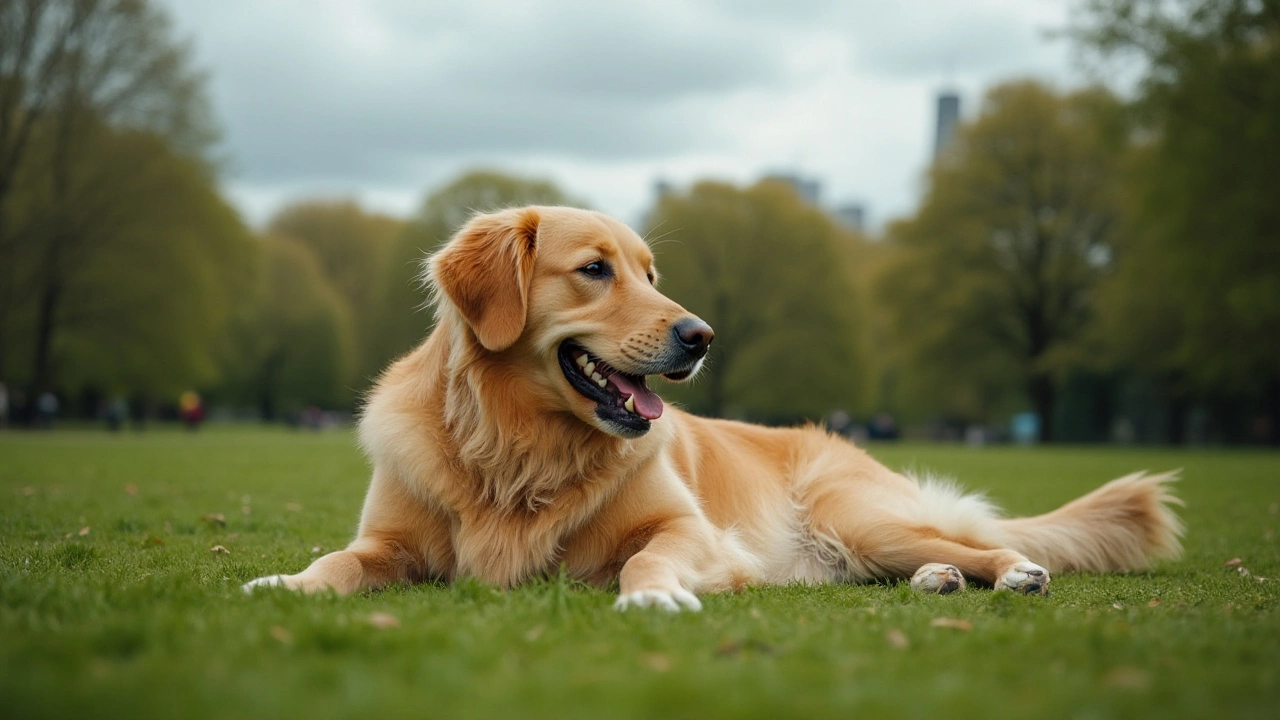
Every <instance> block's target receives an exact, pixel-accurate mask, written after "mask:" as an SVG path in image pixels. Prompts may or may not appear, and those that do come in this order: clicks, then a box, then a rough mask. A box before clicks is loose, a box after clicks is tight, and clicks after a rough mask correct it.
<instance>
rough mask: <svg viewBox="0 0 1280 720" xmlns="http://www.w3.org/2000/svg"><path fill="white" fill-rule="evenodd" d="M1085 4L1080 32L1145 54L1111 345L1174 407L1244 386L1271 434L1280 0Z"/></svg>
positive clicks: (1277, 355) (1104, 44)
mask: <svg viewBox="0 0 1280 720" xmlns="http://www.w3.org/2000/svg"><path fill="white" fill-rule="evenodd" d="M1083 6H1084V7H1083V9H1084V10H1085V12H1084V13H1082V14H1081V15H1080V16H1081V17H1082V18H1083V19H1082V21H1081V23H1080V24H1079V25H1078V26H1077V27H1076V28H1075V35H1076V37H1077V39H1079V40H1081V41H1082V42H1083V43H1085V44H1086V46H1087V47H1089V48H1091V49H1093V50H1095V51H1097V52H1098V53H1101V54H1102V55H1104V56H1107V57H1112V56H1120V55H1127V56H1132V55H1135V54H1136V55H1137V56H1138V57H1140V58H1141V59H1142V60H1143V61H1144V64H1145V67H1146V73H1145V76H1144V78H1143V81H1142V83H1141V85H1140V88H1139V97H1138V101H1137V103H1136V109H1137V111H1138V112H1137V115H1138V117H1139V119H1140V121H1141V129H1142V137H1143V138H1144V142H1143V143H1142V144H1141V147H1140V148H1139V150H1138V153H1137V155H1136V157H1135V162H1134V164H1133V166H1132V167H1131V171H1130V172H1129V173H1128V174H1127V184H1128V185H1129V187H1130V193H1129V198H1130V203H1129V205H1128V210H1129V212H1128V213H1127V216H1126V223H1125V230H1126V232H1125V234H1124V242H1123V243H1122V244H1121V245H1119V246H1118V248H1117V254H1116V257H1117V267H1116V272H1115V274H1114V276H1113V277H1112V278H1110V280H1109V281H1108V283H1107V284H1106V286H1105V287H1104V292H1103V296H1102V297H1103V302H1104V303H1105V304H1106V307H1107V310H1108V312H1107V318H1108V321H1109V322H1108V323H1107V327H1106V330H1107V332H1106V333H1105V337H1106V339H1107V341H1108V345H1109V346H1110V347H1111V348H1112V350H1113V352H1114V353H1115V354H1116V355H1117V356H1118V358H1119V359H1120V360H1121V361H1122V362H1124V363H1125V364H1127V365H1128V366H1129V367H1131V368H1134V369H1136V370H1138V371H1139V372H1141V373H1143V374H1144V375H1146V376H1148V377H1150V378H1155V379H1156V381H1157V382H1159V383H1160V384H1161V385H1163V386H1164V387H1166V388H1167V389H1168V391H1169V392H1170V393H1171V394H1172V395H1173V396H1174V397H1175V402H1174V403H1173V407H1175V408H1181V407H1185V406H1186V400H1187V399H1189V398H1213V397H1218V398H1221V397H1224V396H1236V397H1241V398H1247V399H1248V400H1247V401H1246V404H1251V405H1252V406H1253V408H1254V411H1255V412H1261V413H1264V414H1265V415H1266V416H1268V417H1269V419H1270V422H1269V423H1268V424H1269V432H1268V438H1269V440H1270V441H1271V442H1272V443H1280V243H1278V242H1277V241H1276V240H1277V237H1280V202H1277V198H1280V172H1277V168H1280V0H1178V1H1174V2H1169V1H1166V0H1108V1H1103V0H1090V1H1089V2H1085V3H1083ZM1259 400H1260V401H1259ZM1181 424H1182V423H1181V419H1180V418H1175V419H1174V421H1173V422H1172V426H1173V428H1174V432H1175V438H1176V433H1177V431H1178V428H1180V426H1181Z"/></svg>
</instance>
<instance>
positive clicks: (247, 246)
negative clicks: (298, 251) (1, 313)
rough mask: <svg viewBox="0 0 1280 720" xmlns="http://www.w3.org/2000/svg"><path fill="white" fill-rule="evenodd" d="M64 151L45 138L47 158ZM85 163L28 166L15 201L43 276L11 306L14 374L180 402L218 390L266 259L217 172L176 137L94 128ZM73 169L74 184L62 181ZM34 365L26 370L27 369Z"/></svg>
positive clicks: (35, 273)
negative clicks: (221, 188)
mask: <svg viewBox="0 0 1280 720" xmlns="http://www.w3.org/2000/svg"><path fill="white" fill-rule="evenodd" d="M53 142H56V140H55V139H53V138H48V137H46V136H45V135H44V134H43V133H42V132H40V131H39V130H38V131H37V132H36V134H35V135H34V137H33V139H32V147H33V149H34V150H35V151H36V153H41V152H43V151H44V149H45V148H44V147H42V146H43V145H44V144H45V143H53ZM77 147H78V153H77V154H76V156H75V158H74V161H73V162H68V163H67V164H66V165H65V166H64V167H63V168H61V169H59V168H57V167H52V166H41V165H36V164H34V163H32V164H28V165H27V166H25V167H24V169H23V171H22V172H21V173H19V175H18V176H17V179H18V182H17V183H16V184H15V188H16V191H15V192H14V193H13V194H12V196H11V198H10V207H11V209H12V210H13V211H14V216H15V217H18V218H20V219H21V220H22V223H23V226H24V227H25V228H26V232H28V233H30V234H31V239H30V240H29V241H24V242H20V243H16V244H14V245H13V246H12V247H10V248H9V252H8V253H7V254H6V260H7V261H8V262H11V263H12V264H13V267H15V268H20V269H23V270H25V271H26V272H27V273H29V274H28V275H27V276H26V277H25V278H22V279H23V281H24V282H23V286H24V287H25V288H27V289H28V292H25V293H20V294H17V295H15V296H14V297H12V298H10V299H9V300H7V302H8V303H9V304H8V306H7V308H6V309H7V316H8V320H9V326H8V329H9V330H10V331H11V334H12V340H11V343H12V344H11V347H12V348H13V349H15V350H18V351H20V353H21V354H20V355H19V356H17V357H16V358H15V362H13V363H11V364H10V368H9V372H10V373H12V375H13V377H15V378H17V379H19V380H26V381H27V384H28V385H29V386H31V387H34V388H52V387H55V385H54V384H53V383H54V379H55V375H56V378H57V385H56V387H60V388H62V389H65V390H71V389H78V388H84V387H94V388H97V389H99V390H102V391H108V392H117V393H138V394H145V395H151V396H155V395H160V394H176V393H177V392H178V391H180V390H182V389H186V388H189V387H191V386H193V385H196V384H199V383H202V382H208V381H210V380H213V379H214V378H215V377H216V375H217V373H218V371H219V367H218V364H217V362H216V360H215V355H216V353H215V351H214V350H215V346H216V344H217V342H218V340H219V338H220V337H221V336H222V333H223V330H224V328H225V326H226V324H227V322H228V321H229V320H230V317H231V314H232V312H233V310H234V306H235V302H236V298H237V297H239V296H240V295H241V294H242V293H243V291H244V290H246V289H247V282H246V279H247V277H248V276H249V274H250V271H251V269H252V264H253V258H254V255H255V251H256V248H255V246H254V244H253V242H252V238H251V237H250V235H249V233H248V231H247V229H246V228H245V227H244V225H243V223H242V222H241V220H240V218H239V216H238V215H237V213H236V212H235V211H234V210H233V209H232V208H231V207H229V206H228V205H227V203H226V202H225V201H224V200H223V199H222V197H221V196H220V195H219V194H218V192H217V187H216V185H215V183H214V180H213V178H212V177H211V176H210V173H209V171H208V168H207V167H205V166H204V164H203V163H201V162H199V161H197V160H194V159H191V158H189V157H184V156H179V155H176V154H175V153H174V152H173V151H172V150H171V149H170V146H169V143H167V142H166V141H165V140H164V139H163V138H160V137H157V136H156V135H154V134H153V133H149V132H145V131H138V130H117V129H113V128H110V127H107V126H105V125H101V124H98V125H90V124H88V123H85V125H84V127H83V129H82V130H81V136H80V137H79V139H78V141H77ZM58 172H65V176H64V180H63V181H64V182H65V186H63V187H61V188H56V187H54V184H55V183H53V182H51V181H50V180H49V178H48V176H49V175H52V174H55V173H58ZM24 361H25V362H24Z"/></svg>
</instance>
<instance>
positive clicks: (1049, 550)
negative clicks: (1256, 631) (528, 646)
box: [244, 207, 1183, 611]
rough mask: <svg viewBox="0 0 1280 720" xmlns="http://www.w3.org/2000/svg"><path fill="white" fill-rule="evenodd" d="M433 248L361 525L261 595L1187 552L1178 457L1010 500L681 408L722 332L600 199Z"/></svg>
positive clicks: (1008, 578)
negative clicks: (664, 383) (460, 581)
mask: <svg viewBox="0 0 1280 720" xmlns="http://www.w3.org/2000/svg"><path fill="white" fill-rule="evenodd" d="M424 268H425V269H424V279H425V280H426V281H427V282H428V283H429V285H430V287H431V288H432V292H433V303H434V305H435V309H436V316H437V325H436V327H435V329H434V330H433V331H432V332H431V334H430V335H429V336H428V337H427V339H426V340H425V341H423V343H422V344H421V345H420V346H418V347H417V348H416V349H415V350H413V351H412V352H410V353H409V354H408V355H407V356H405V357H403V358H401V359H400V360H398V361H396V362H395V363H393V364H392V365H391V366H390V367H389V368H388V369H387V370H386V371H385V373H384V374H383V375H382V376H381V378H380V379H379V380H378V382H377V383H376V386H375V387H374V389H373V390H372V391H371V393H370V395H369V397H368V400H367V403H366V406H365V408H364V411H363V415H362V417H361V419H360V423H359V437H360V443H361V445H362V446H363V449H364V451H365V453H366V454H367V455H368V457H369V458H370V460H371V461H372V465H373V475H372V479H371V481H370V484H369V490H368V494H367V496H366V498H365V503H364V509H363V512H362V514H361V516H360V526H359V531H358V533H357V536H356V539H355V540H354V541H353V542H352V543H351V544H350V545H349V546H348V547H347V548H346V549H345V550H340V551H337V552H333V553H330V554H328V555H325V556H323V557H321V558H319V559H318V560H316V561H315V562H314V563H312V564H311V566H310V567H308V568H306V569H305V570H303V571H302V572H300V573H298V574H296V575H273V576H270V577H264V578H258V579H256V580H253V581H250V582H249V583H247V584H246V585H245V586H244V589H245V590H246V591H247V592H250V591H253V590H255V589H256V588H260V587H263V586H283V587H286V588H291V589H294V590H298V591H303V592H316V591H324V590H329V591H335V592H337V593H340V594H348V593H353V592H357V591H360V590H364V589H369V588H378V587H381V586H384V585H386V584H388V583H392V582H409V583H412V582H420V581H426V580H444V581H450V580H452V579H454V578H458V577H464V576H471V577H475V578H478V579H480V580H482V581H484V582H487V583H492V584H494V585H498V586H502V587H511V586H514V585H517V584H519V583H521V582H524V581H526V580H529V579H531V578H535V577H540V576H545V575H547V574H549V573H554V572H557V571H558V570H560V569H561V568H562V569H563V571H564V572H566V573H567V574H568V575H569V576H571V577H573V578H576V579H579V580H582V581H585V582H587V583H590V584H593V585H597V586H600V587H610V586H612V585H613V584H614V583H617V586H618V588H619V596H618V598H617V601H616V603H615V607H616V608H618V609H619V610H625V609H628V608H633V607H640V608H644V607H656V608H661V609H664V610H670V611H678V610H682V609H683V610H699V609H701V601H700V600H699V599H698V595H699V594H702V593H716V592H723V591H732V590H736V589H740V588H742V587H744V586H748V585H757V584H773V583H791V582H800V583H827V582H866V581H873V580H891V579H908V578H909V579H910V582H911V585H912V587H915V588H917V589H918V590H920V591H922V592H931V593H942V594H945V593H949V592H955V591H958V590H961V589H963V588H964V587H965V585H966V580H970V581H977V582H980V583H982V584H984V585H987V586H991V587H994V588H995V589H997V590H1002V589H1008V590H1011V591H1014V592H1020V593H1026V594H1034V595H1045V594H1048V592H1049V586H1050V582H1051V573H1057V572H1062V571H1073V570H1080V571H1091V572H1130V571H1136V570H1142V569H1146V568H1148V567H1149V566H1150V565H1151V564H1152V563H1153V562H1154V561H1156V560H1159V559H1164V558H1176V557H1178V556H1179V554H1180V552H1181V545H1180V537H1181V535H1182V533H1183V527H1182V524H1181V522H1180V520H1179V518H1178V517H1177V515H1176V514H1175V513H1174V512H1173V509H1172V506H1173V505H1175V504H1180V501H1179V500H1178V499H1177V498H1176V497H1175V496H1174V495H1173V494H1172V492H1171V489H1170V483H1171V482H1172V481H1173V480H1175V479H1176V476H1175V474H1174V473H1165V474H1157V475H1147V474H1143V473H1137V474H1133V475H1129V476H1127V477H1123V478H1120V479H1118V480H1114V481H1112V482H1110V483H1108V484H1106V485H1104V486H1102V487H1100V488H1098V489H1097V490H1095V491H1093V492H1091V493H1089V494H1087V495H1085V496H1083V497H1081V498H1079V499H1077V500H1074V501H1072V502H1070V503H1068V504H1067V505H1064V506H1063V507H1061V508H1059V509H1057V510H1054V511H1052V512H1050V513H1047V514H1045V515H1040V516H1038V517H1028V518H1016V519H1005V518H1003V517H1001V515H1000V514H999V512H998V511H997V509H996V508H995V507H994V506H993V505H991V504H990V503H989V502H988V501H986V500H985V499H984V498H982V497H981V496H978V495H970V494H965V493H964V492H962V491H961V490H959V489H958V488H957V487H955V486H954V485H952V484H949V483H947V482H939V481H935V480H929V479H924V480H917V479H915V478H913V477H910V476H906V475H902V474H899V473H896V472H894V471H892V470H890V469H888V468H887V467H885V466H884V465H881V464H880V463H878V462H876V461H875V460H873V459H872V458H871V457H870V456H869V455H867V453H865V452H864V451H862V450H861V449H859V448H857V447H855V446H854V445H853V444H852V443H850V442H848V441H847V440H845V439H843V438H840V437H836V436H833V435H831V434H829V433H827V432H825V431H824V430H822V429H821V428H818V427H804V428H769V427H762V426H757V425H751V424H746V423H741V422H734V421H730V420H717V419H708V418H702V417H696V416H694V415H690V414H688V413H685V412H682V411H681V410H679V409H678V408H674V407H667V406H666V405H665V404H664V403H663V401H662V399H661V398H660V397H659V396H658V395H657V394H656V393H654V391H653V390H651V389H650V388H649V386H648V380H647V379H648V378H649V377H651V376H658V375H660V376H663V377H665V378H667V379H669V380H672V381H676V382H679V381H683V380H687V379H689V378H690V377H693V376H694V375H695V374H696V373H697V372H698V371H699V369H700V368H701V367H702V364H703V361H704V360H705V358H706V355H707V351H708V348H709V346H710V344H711V342H712V338H713V337H714V331H713V330H712V328H711V327H709V326H708V325H707V324H706V323H705V322H703V321H702V320H700V319H699V318H698V317H697V316H695V315H693V314H692V313H690V312H689V311H687V310H685V309H684V308H683V307H681V306H680V305H678V304H677V303H676V302H675V301H673V300H671V299H670V298H668V297H666V296H664V295H663V294H662V293H660V292H659V291H658V290H657V283H658V272H657V268H656V267H655V266H654V257H653V253H652V252H651V251H650V249H649V247H648V246H647V245H646V244H645V242H644V241H643V240H642V239H641V238H640V237H639V236H638V235H637V234H636V233H635V232H633V231H632V230H631V229H630V228H628V227H627V226H626V225H624V224H622V223H621V222H619V221H617V220H615V219H613V218H610V217H608V216H606V215H603V214H600V213H597V212H591V211H586V210H578V209H572V208H565V207H525V208H513V209H507V210H502V211H499V212H493V213H487V214H478V215H476V216H474V217H473V218H471V219H470V220H469V221H468V222H467V223H466V224H465V226H463V227H462V229H461V230H459V231H458V232H457V234H456V235H454V236H453V237H452V238H451V239H450V240H449V242H447V243H446V244H445V245H444V247H442V248H441V249H440V250H439V251H438V252H436V253H435V254H434V255H432V256H431V257H430V258H429V259H428V260H427V261H426V262H425V263H424Z"/></svg>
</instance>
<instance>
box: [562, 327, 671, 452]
mask: <svg viewBox="0 0 1280 720" xmlns="http://www.w3.org/2000/svg"><path fill="white" fill-rule="evenodd" d="M560 369H561V370H562V371H563V372H564V376H565V378H566V379H567V380H568V381H569V384H570V385H571V386H573V389H574V390H577V391H578V394H580V395H582V396H583V397H586V398H587V399H589V400H594V401H595V403H596V416H597V417H599V418H600V419H601V420H604V421H607V422H610V423H613V424H615V425H619V426H621V427H622V428H623V429H625V430H626V431H629V432H632V433H636V434H643V433H644V432H646V431H648V429H649V421H650V420H657V419H658V418H660V417H662V407H663V405H662V398H660V397H658V394H657V393H655V392H654V391H652V390H650V389H649V386H648V385H647V384H646V382H645V377H644V376H643V375H629V374H627V373H624V372H622V371H621V370H617V369H615V368H613V367H612V366H610V365H609V364H608V363H606V362H605V361H604V360H602V359H600V358H598V357H596V356H595V355H592V354H591V353H589V352H587V350H586V348H583V347H582V346H581V345H579V344H577V343H576V342H573V341H572V340H567V341H565V342H564V343H562V344H561V345H560Z"/></svg>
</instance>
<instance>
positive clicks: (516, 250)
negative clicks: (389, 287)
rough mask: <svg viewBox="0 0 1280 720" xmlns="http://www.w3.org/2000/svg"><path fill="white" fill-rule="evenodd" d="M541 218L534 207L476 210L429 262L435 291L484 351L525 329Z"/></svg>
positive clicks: (506, 342) (511, 340)
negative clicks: (451, 304)
mask: <svg viewBox="0 0 1280 720" xmlns="http://www.w3.org/2000/svg"><path fill="white" fill-rule="evenodd" d="M540 219H541V218H540V217H539V215H538V211H537V210H536V209H534V208H519V209H513V210H503V211H500V212H496V213H489V214H485V215H476V216H475V217H473V218H471V220H469V221H468V222H467V224H466V225H464V226H462V229H461V230H459V231H458V233H457V234H456V235H454V236H453V239H451V240H450V241H449V242H448V244H446V245H445V246H444V248H442V249H441V250H440V251H439V252H437V253H436V254H435V255H434V256H432V258H431V260H430V261H429V267H430V270H429V271H430V273H431V277H432V279H433V280H434V281H435V284H436V287H437V288H438V290H439V292H442V293H444V294H445V295H446V296H447V297H448V298H449V301H450V302H452V303H453V305H454V306H455V307H457V308H458V312H460V313H462V317H463V319H465V320H466V321H467V324H468V325H470V326H471V330H472V332H474V333H475V335H476V339H478V340H479V341H480V344H481V345H483V346H484V347H485V348H486V349H488V350H492V351H494V352H498V351H501V350H506V349H507V348H509V347H511V346H512V345H513V344H514V343H515V341H516V340H517V339H519V337H520V333H521V332H523V331H524V323H525V316H526V315H527V313H528V300H529V282H530V281H531V280H532V279H533V263H534V260H535V259H536V258H537V254H538V243H537V239H538V223H539V221H540Z"/></svg>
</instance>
